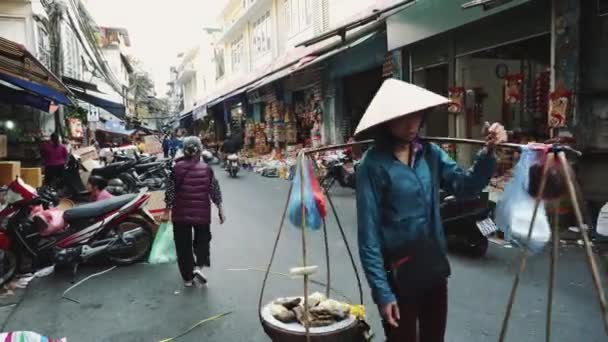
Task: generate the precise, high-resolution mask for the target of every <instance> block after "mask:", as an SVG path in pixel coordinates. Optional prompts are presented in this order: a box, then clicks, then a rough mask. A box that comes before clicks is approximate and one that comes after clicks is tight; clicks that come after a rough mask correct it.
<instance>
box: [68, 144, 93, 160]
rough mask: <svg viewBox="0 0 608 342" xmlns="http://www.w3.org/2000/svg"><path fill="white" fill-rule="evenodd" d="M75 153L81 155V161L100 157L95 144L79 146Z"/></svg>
mask: <svg viewBox="0 0 608 342" xmlns="http://www.w3.org/2000/svg"><path fill="white" fill-rule="evenodd" d="M74 154H75V155H77V156H79V157H80V160H81V161H85V160H91V159H99V154H98V153H97V149H96V148H95V147H94V146H87V147H83V148H79V149H77V150H75V151H74Z"/></svg>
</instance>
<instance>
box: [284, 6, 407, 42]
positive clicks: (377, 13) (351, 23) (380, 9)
mask: <svg viewBox="0 0 608 342" xmlns="http://www.w3.org/2000/svg"><path fill="white" fill-rule="evenodd" d="M415 1H416V0H378V1H376V3H375V4H374V5H373V6H371V7H369V8H367V10H364V11H361V12H359V13H357V14H356V15H354V16H353V17H351V18H349V19H348V20H346V21H345V23H344V24H342V25H340V26H338V27H336V28H335V29H332V30H329V31H327V32H325V33H323V34H321V35H319V36H316V37H313V38H311V39H309V40H305V41H303V42H301V43H299V44H298V45H296V46H309V45H313V44H316V43H318V42H321V41H324V40H326V39H329V38H332V37H335V36H341V37H343V39H344V38H345V37H346V33H347V32H348V31H351V30H355V29H357V28H359V27H361V26H365V25H367V24H369V23H372V22H374V21H377V20H383V19H384V17H386V16H387V15H391V14H393V13H395V12H397V11H399V10H401V9H403V8H404V7H406V6H409V5H411V4H412V3H414V2H415Z"/></svg>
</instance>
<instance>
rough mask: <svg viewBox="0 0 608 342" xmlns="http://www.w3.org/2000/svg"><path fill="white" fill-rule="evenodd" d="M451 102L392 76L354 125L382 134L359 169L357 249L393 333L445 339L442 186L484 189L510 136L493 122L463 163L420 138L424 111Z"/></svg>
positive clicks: (402, 341)
mask: <svg viewBox="0 0 608 342" xmlns="http://www.w3.org/2000/svg"><path fill="white" fill-rule="evenodd" d="M448 102H449V101H448V99H447V98H445V97H443V96H439V95H437V94H435V93H432V92H430V91H428V90H425V89H422V88H419V87H417V86H414V85H412V84H409V83H406V82H403V81H399V80H395V79H389V80H387V81H385V82H384V83H383V85H382V87H381V88H380V90H379V91H378V93H377V94H376V96H375V97H374V99H373V100H372V102H371V104H370V105H369V107H368V109H367V111H366V112H365V114H364V115H363V118H362V119H361V122H360V123H359V126H358V127H357V130H356V134H357V135H361V133H366V134H373V135H374V137H375V140H376V143H375V146H374V147H372V148H371V149H370V150H369V151H367V152H366V154H365V156H364V158H363V160H362V162H361V164H360V165H359V167H358V169H357V216H358V226H359V227H358V230H359V233H358V234H359V254H360V257H361V263H362V265H363V268H364V270H365V274H366V276H367V280H368V282H369V285H370V288H371V290H372V297H373V299H374V301H375V303H376V304H377V305H378V308H379V310H380V313H381V315H382V317H383V320H384V327H385V333H386V335H387V340H388V341H399V342H410V341H411V342H414V341H418V338H419V339H420V341H421V342H440V341H443V340H444V333H445V327H446V320H447V278H448V277H449V276H450V265H449V263H448V260H447V257H446V241H445V236H444V232H443V227H442V224H441V217H440V212H439V189H440V188H442V189H445V190H447V191H448V192H449V193H451V194H453V195H455V196H471V195H475V194H478V193H479V192H481V191H482V190H483V189H484V188H485V187H486V186H487V185H488V183H489V181H490V178H491V176H492V174H493V173H494V169H495V167H496V159H495V156H494V153H493V150H494V147H495V146H496V145H497V144H498V143H501V142H503V141H505V140H506V132H505V130H504V127H503V126H502V125H500V124H498V123H496V124H493V125H491V126H489V128H488V130H487V145H486V147H485V148H484V149H483V150H482V151H480V153H479V154H478V156H477V159H476V162H475V164H474V166H473V167H472V168H471V169H469V170H464V169H462V168H460V167H459V166H458V165H457V164H456V162H454V161H453V160H452V159H451V158H450V157H449V156H448V155H447V154H446V153H445V152H444V151H443V150H441V148H439V147H438V146H437V145H435V144H431V143H427V142H423V141H421V140H419V139H418V131H419V129H420V126H421V125H422V123H423V121H424V119H425V115H426V112H427V111H428V110H429V109H432V108H434V107H437V106H442V105H446V104H448ZM418 335H419V336H418Z"/></svg>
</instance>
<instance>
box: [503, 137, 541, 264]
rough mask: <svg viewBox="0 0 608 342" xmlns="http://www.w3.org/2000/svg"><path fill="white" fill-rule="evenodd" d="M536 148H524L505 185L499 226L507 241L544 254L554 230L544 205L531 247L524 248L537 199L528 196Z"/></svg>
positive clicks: (536, 154) (536, 158)
mask: <svg viewBox="0 0 608 342" xmlns="http://www.w3.org/2000/svg"><path fill="white" fill-rule="evenodd" d="M540 153H541V152H540V151H539V150H537V149H533V148H529V147H524V148H522V153H521V156H520V159H519V162H517V165H515V167H514V169H513V178H512V179H511V180H510V181H509V183H507V185H506V186H505V191H504V193H503V195H502V198H501V199H500V201H498V203H497V204H496V217H495V220H496V225H497V226H498V228H499V229H500V230H502V231H503V232H504V233H505V238H506V239H507V240H509V241H511V242H513V243H515V244H517V245H519V246H524V247H527V248H528V250H529V251H530V252H531V253H532V254H536V253H539V252H541V251H542V249H543V247H545V245H546V244H547V242H549V240H551V227H550V226H549V220H548V219H547V212H546V211H545V205H544V202H541V204H540V206H539V208H538V212H537V214H536V220H535V221H534V227H533V231H532V237H531V239H530V244H529V245H528V246H525V243H526V240H527V238H528V231H529V229H530V223H531V221H532V215H533V213H534V203H535V199H534V198H533V197H532V196H530V195H529V193H528V186H529V184H528V183H529V170H530V167H531V166H532V165H534V164H535V163H536V162H537V161H538V160H539V157H540Z"/></svg>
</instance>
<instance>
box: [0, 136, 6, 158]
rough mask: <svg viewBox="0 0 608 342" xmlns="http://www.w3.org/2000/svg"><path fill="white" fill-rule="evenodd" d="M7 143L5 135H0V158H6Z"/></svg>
mask: <svg viewBox="0 0 608 342" xmlns="http://www.w3.org/2000/svg"><path fill="white" fill-rule="evenodd" d="M7 145H8V141H7V139H6V135H3V134H0V158H6V156H7V155H8V147H7Z"/></svg>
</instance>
